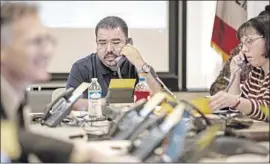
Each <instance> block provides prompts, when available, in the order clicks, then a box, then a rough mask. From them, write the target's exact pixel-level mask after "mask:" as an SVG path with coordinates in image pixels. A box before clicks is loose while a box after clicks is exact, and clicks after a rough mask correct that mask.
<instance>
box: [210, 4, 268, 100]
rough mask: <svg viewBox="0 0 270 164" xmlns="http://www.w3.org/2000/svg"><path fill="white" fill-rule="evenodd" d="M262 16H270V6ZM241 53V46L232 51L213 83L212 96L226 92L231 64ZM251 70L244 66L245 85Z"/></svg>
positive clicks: (242, 80) (242, 81)
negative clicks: (219, 92)
mask: <svg viewBox="0 0 270 164" xmlns="http://www.w3.org/2000/svg"><path fill="white" fill-rule="evenodd" d="M260 15H270V6H269V5H267V6H265V10H263V11H262V12H260V14H259V16H260ZM240 51H241V46H239V45H238V46H237V47H236V48H235V49H233V50H232V51H231V54H230V57H229V59H228V60H227V61H226V63H225V64H224V66H223V68H222V70H221V71H220V73H219V75H218V76H217V78H216V79H215V81H214V82H213V83H212V85H211V87H210V95H214V94H216V93H217V92H218V91H222V90H225V88H226V87H227V86H228V84H229V80H228V79H229V78H230V76H231V71H230V63H231V61H232V59H233V57H235V56H236V55H238V54H239V52H240ZM251 69H252V66H251V65H244V66H243V68H242V72H241V74H240V83H241V84H244V82H245V80H246V79H247V77H248V75H249V73H250V71H251ZM226 78H227V79H226Z"/></svg>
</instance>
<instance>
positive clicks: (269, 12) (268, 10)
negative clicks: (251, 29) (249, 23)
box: [259, 5, 270, 16]
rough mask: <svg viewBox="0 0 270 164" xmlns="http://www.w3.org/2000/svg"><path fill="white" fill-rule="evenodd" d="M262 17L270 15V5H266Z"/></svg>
mask: <svg viewBox="0 0 270 164" xmlns="http://www.w3.org/2000/svg"><path fill="white" fill-rule="evenodd" d="M261 15H270V6H269V5H266V6H265V9H264V10H263V11H262V12H260V14H259V16H261Z"/></svg>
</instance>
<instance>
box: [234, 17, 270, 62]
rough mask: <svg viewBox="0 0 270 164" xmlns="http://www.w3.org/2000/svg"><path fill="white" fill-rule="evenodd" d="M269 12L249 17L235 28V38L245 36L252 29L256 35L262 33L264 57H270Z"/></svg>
mask: <svg viewBox="0 0 270 164" xmlns="http://www.w3.org/2000/svg"><path fill="white" fill-rule="evenodd" d="M269 20H270V14H265V15H260V16H257V17H255V18H251V19H250V20H248V21H247V22H245V23H243V24H242V25H241V26H240V27H239V28H238V30H237V38H238V39H240V38H241V37H243V36H247V35H248V34H249V33H250V31H251V30H252V29H255V30H256V32H257V34H258V35H262V36H263V38H264V40H265V52H266V54H265V57H268V58H270V50H269V44H270V42H269V39H270V30H269V28H270V24H269Z"/></svg>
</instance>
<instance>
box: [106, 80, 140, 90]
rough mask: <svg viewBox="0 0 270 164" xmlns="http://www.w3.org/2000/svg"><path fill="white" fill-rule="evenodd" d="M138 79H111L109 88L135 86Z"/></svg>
mask: <svg viewBox="0 0 270 164" xmlns="http://www.w3.org/2000/svg"><path fill="white" fill-rule="evenodd" d="M135 82H136V79H111V82H110V85H109V88H134V86H135Z"/></svg>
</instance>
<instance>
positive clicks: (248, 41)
mask: <svg viewBox="0 0 270 164" xmlns="http://www.w3.org/2000/svg"><path fill="white" fill-rule="evenodd" d="M259 38H263V36H262V35H261V36H255V37H247V38H246V39H245V40H244V42H241V43H240V44H239V48H240V49H242V48H243V45H245V46H246V47H248V48H249V47H251V45H252V44H253V43H254V41H255V40H257V39H259Z"/></svg>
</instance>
